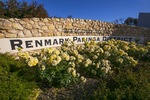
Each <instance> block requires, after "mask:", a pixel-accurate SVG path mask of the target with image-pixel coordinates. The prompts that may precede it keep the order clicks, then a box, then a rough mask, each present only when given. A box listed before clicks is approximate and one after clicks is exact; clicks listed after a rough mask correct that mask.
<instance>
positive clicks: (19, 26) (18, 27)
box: [13, 23, 23, 30]
mask: <svg viewBox="0 0 150 100" xmlns="http://www.w3.org/2000/svg"><path fill="white" fill-rule="evenodd" d="M13 28H15V29H18V30H23V27H22V26H21V25H20V24H19V23H13Z"/></svg>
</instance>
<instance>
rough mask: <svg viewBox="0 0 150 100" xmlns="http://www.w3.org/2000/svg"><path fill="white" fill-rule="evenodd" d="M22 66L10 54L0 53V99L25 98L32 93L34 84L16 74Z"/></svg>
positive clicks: (34, 87)
mask: <svg viewBox="0 0 150 100" xmlns="http://www.w3.org/2000/svg"><path fill="white" fill-rule="evenodd" d="M23 66H24V64H22V63H21V62H18V61H16V60H15V59H14V57H13V56H12V55H9V54H7V53H5V54H2V53H0V100H26V99H27V98H28V97H29V96H30V95H31V94H33V92H32V91H33V90H34V89H36V88H37V86H36V84H35V83H33V82H28V81H26V80H24V79H21V78H20V77H19V76H18V73H19V69H20V68H22V67H23Z"/></svg>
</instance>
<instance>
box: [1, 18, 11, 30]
mask: <svg viewBox="0 0 150 100" xmlns="http://www.w3.org/2000/svg"><path fill="white" fill-rule="evenodd" d="M3 27H4V29H9V28H11V27H12V22H10V21H8V20H5V21H4V22H3Z"/></svg>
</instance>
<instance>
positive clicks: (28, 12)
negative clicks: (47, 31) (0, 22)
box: [0, 0, 49, 18]
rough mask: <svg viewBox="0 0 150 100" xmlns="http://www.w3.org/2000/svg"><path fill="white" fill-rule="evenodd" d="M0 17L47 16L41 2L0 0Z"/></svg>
mask: <svg viewBox="0 0 150 100" xmlns="http://www.w3.org/2000/svg"><path fill="white" fill-rule="evenodd" d="M0 17H1V18H32V17H38V18H45V17H49V16H48V13H47V11H46V10H45V9H44V6H43V5H42V4H38V3H37V2H35V1H32V3H31V4H28V3H27V2H25V1H23V2H18V1H17V0H8V1H5V2H2V1H0Z"/></svg>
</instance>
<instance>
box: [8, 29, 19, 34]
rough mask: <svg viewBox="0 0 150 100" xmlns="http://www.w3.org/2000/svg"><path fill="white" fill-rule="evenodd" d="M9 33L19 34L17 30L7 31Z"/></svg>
mask: <svg viewBox="0 0 150 100" xmlns="http://www.w3.org/2000/svg"><path fill="white" fill-rule="evenodd" d="M7 32H8V33H15V34H17V32H18V31H17V30H15V29H10V30H7Z"/></svg>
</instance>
